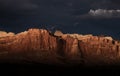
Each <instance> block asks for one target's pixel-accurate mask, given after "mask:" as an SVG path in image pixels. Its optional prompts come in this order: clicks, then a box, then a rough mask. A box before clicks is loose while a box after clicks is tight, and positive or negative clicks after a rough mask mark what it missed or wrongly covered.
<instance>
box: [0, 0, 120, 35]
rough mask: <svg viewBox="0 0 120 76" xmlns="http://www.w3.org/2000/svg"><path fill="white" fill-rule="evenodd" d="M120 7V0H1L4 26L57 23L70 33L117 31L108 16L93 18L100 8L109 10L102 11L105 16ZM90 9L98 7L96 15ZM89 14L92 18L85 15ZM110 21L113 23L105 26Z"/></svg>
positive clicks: (0, 18) (0, 17)
mask: <svg viewBox="0 0 120 76" xmlns="http://www.w3.org/2000/svg"><path fill="white" fill-rule="evenodd" d="M119 8H120V5H119V0H0V29H1V28H3V29H5V30H8V31H14V32H20V31H24V30H26V28H31V27H37V28H39V26H40V25H41V24H44V25H46V24H47V25H57V28H61V29H62V31H64V32H68V33H69V32H71V33H72V32H77V33H95V34H97V33H104V32H105V33H107V34H110V35H114V33H115V32H116V30H115V31H113V29H111V28H113V27H112V26H113V25H112V23H109V21H110V22H112V20H108V21H107V22H104V18H101V20H98V21H96V20H95V19H94V20H91V19H89V18H90V17H93V14H95V18H96V16H98V13H96V12H95V11H97V10H98V9H105V10H106V12H105V13H103V10H102V11H99V13H101V15H102V14H104V15H103V17H104V16H106V15H111V16H110V17H111V18H113V16H115V15H113V14H114V13H110V12H109V10H113V12H114V11H116V10H117V9H119ZM90 9H93V10H94V11H93V12H92V15H90ZM86 14H87V15H89V18H88V17H86V19H84V18H85V16H84V15H86ZM96 14H97V15H96ZM81 16H82V17H81ZM76 17H77V18H76ZM78 17H79V18H78ZM102 20H103V21H102ZM114 22H115V23H116V24H115V25H116V27H115V28H114V29H116V28H119V20H117V21H116V20H115V21H114ZM102 23H103V24H102ZM117 23H118V24H117ZM9 25H10V26H9ZM107 25H108V26H110V27H103V26H107ZM111 31H112V32H111ZM117 33H118V31H117Z"/></svg>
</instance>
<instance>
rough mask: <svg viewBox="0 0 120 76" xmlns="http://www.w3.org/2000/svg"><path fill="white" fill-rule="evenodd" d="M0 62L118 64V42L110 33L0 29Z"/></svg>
mask: <svg viewBox="0 0 120 76" xmlns="http://www.w3.org/2000/svg"><path fill="white" fill-rule="evenodd" d="M0 62H1V63H2V62H6V63H23V64H24V63H43V64H54V65H86V66H87V65H119V63H120V43H119V41H117V40H113V39H112V38H111V37H100V36H93V35H80V34H63V33H62V32H60V31H57V32H55V34H51V33H50V32H49V31H47V30H45V29H29V30H28V31H25V32H21V33H18V34H16V35H15V34H14V33H5V32H0Z"/></svg>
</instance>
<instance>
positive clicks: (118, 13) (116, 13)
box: [80, 9, 120, 19]
mask: <svg viewBox="0 0 120 76" xmlns="http://www.w3.org/2000/svg"><path fill="white" fill-rule="evenodd" d="M80 17H81V18H103V19H104V18H120V9H117V10H107V9H96V10H93V9H90V10H89V12H88V13H87V14H84V15H81V16H80Z"/></svg>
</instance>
